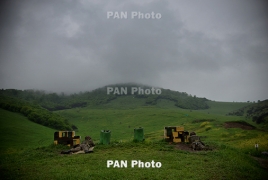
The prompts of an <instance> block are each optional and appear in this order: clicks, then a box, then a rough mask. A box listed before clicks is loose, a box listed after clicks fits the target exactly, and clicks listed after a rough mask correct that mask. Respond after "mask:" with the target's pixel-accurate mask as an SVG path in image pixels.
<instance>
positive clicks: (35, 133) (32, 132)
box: [0, 109, 55, 151]
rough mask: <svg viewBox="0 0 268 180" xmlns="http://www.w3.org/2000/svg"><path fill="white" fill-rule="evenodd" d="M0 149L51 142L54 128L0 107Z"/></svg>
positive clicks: (35, 145) (21, 147)
mask: <svg viewBox="0 0 268 180" xmlns="http://www.w3.org/2000/svg"><path fill="white" fill-rule="evenodd" d="M0 114H1V116H0V137H1V141H2V143H1V144H0V147H1V150H7V149H8V150H9V151H10V150H15V149H19V150H21V149H24V148H28V147H38V146H44V145H49V144H51V143H53V139H52V138H53V132H54V131H55V130H53V129H50V128H47V127H44V126H41V125H39V124H36V123H33V122H31V121H29V120H28V119H27V118H26V117H24V116H23V115H21V114H18V113H12V112H9V111H6V110H3V109H0Z"/></svg>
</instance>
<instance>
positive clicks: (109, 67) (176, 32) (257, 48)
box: [0, 0, 268, 101]
mask: <svg viewBox="0 0 268 180" xmlns="http://www.w3.org/2000/svg"><path fill="white" fill-rule="evenodd" d="M108 11H113V12H115V11H118V12H121V11H122V12H127V13H128V18H127V19H107V12H108ZM132 11H138V12H141V13H151V12H155V13H161V15H162V17H161V19H147V20H146V19H131V17H130V13H131V12H132ZM267 12H268V11H267V3H265V2H264V1H254V2H253V1H235V2H233V1H224V2H223V1H169V2H165V1H146V2H145V1H133V2H131V1H130V2H126V1H120V0H118V1H110V2H109V3H106V2H104V1H84V0H80V1H71V0H69V1H29V0H28V1H26V0H25V1H2V5H1V17H0V20H1V21H0V23H1V29H0V36H1V43H0V45H1V48H0V65H1V67H0V75H1V77H0V87H1V88H17V89H31V88H34V89H44V90H48V91H56V92H79V91H85V90H91V89H94V88H97V87H100V86H104V85H107V84H113V83H122V82H137V83H143V84H148V85H154V86H160V87H164V88H169V89H172V90H177V91H184V92H188V93H190V94H195V95H197V96H201V97H207V98H209V99H212V100H223V101H247V100H255V101H256V100H258V99H260V100H263V99H266V98H267V93H266V89H267V87H268V83H267V80H266V79H267V77H268V74H267V70H266V69H267V67H268V66H267V65H268V61H267V57H268V51H267V50H268V36H267V35H268V34H267V32H268V31H267V22H268V21H267Z"/></svg>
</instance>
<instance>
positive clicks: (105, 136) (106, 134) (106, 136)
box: [100, 130, 111, 144]
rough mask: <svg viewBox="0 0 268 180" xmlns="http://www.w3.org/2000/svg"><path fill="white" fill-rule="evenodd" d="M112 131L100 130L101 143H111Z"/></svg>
mask: <svg viewBox="0 0 268 180" xmlns="http://www.w3.org/2000/svg"><path fill="white" fill-rule="evenodd" d="M110 139H111V131H110V130H101V132H100V144H110Z"/></svg>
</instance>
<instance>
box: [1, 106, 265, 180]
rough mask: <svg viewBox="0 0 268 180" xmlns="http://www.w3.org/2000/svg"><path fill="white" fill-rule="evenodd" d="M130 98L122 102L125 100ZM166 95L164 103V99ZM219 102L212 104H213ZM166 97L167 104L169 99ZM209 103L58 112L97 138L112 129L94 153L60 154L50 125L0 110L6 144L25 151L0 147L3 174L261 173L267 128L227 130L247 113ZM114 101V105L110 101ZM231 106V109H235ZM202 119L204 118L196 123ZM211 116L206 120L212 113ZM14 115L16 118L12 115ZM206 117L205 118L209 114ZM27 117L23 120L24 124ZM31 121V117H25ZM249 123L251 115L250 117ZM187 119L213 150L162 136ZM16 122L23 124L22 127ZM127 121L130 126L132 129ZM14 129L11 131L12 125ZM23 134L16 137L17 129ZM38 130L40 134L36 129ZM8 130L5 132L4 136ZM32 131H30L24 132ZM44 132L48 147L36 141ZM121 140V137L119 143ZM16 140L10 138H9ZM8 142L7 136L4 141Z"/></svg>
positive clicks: (50, 176)
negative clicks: (183, 147)
mask: <svg viewBox="0 0 268 180" xmlns="http://www.w3.org/2000/svg"><path fill="white" fill-rule="evenodd" d="M122 103H125V102H122ZM164 103H166V102H163V106H164ZM213 103H214V104H213ZM168 104H169V103H168ZM211 105H212V108H211V109H210V110H209V114H208V112H207V111H189V110H182V109H179V108H157V107H150V106H147V107H140V108H135V109H134V108H133V107H132V106H131V107H128V106H125V108H124V109H115V108H110V109H89V108H77V109H71V110H63V111H58V113H59V114H61V115H63V116H65V117H67V118H68V119H69V120H70V121H71V122H72V123H74V124H75V125H77V127H78V128H79V131H78V132H77V133H76V134H77V135H81V136H82V138H83V137H85V135H88V134H89V135H91V136H92V137H93V139H94V141H95V142H98V140H99V133H100V130H101V129H110V130H112V139H111V140H112V144H111V145H109V146H103V145H98V146H97V147H96V148H95V152H94V153H93V154H86V155H71V156H69V155H64V156H62V155H59V152H60V151H61V150H62V149H64V148H66V147H62V146H56V147H54V146H48V144H49V143H52V140H53V132H54V131H53V130H51V129H48V128H45V127H42V126H39V125H37V124H34V123H32V122H30V121H28V120H27V119H26V118H24V117H22V116H20V115H18V114H14V113H10V112H7V111H3V110H1V111H0V112H1V116H2V117H4V118H2V117H1V130H2V131H3V132H4V133H2V137H5V139H6V140H5V141H4V142H5V143H4V144H3V145H2V147H3V146H5V147H12V146H13V145H14V144H16V145H17V146H18V147H22V146H23V142H24V141H25V139H29V141H28V142H27V143H26V145H27V147H31V148H30V149H26V150H23V149H22V150H20V149H19V150H13V151H12V153H10V152H2V153H1V154H0V158H1V164H0V170H1V174H3V175H4V178H6V179H36V178H37V177H38V178H39V179H66V178H67V179H75V178H79V179H89V178H91V179H178V177H179V178H180V179H264V178H265V177H267V176H268V173H267V171H265V170H264V169H262V168H260V167H259V165H258V163H257V162H256V161H254V160H253V159H252V158H250V157H249V156H248V152H251V153H254V148H253V145H254V143H255V141H258V142H259V144H260V150H267V149H268V144H267V143H266V142H267V140H266V139H267V138H268V136H267V132H262V131H258V130H251V131H245V130H242V129H225V128H223V123H224V122H225V121H233V120H244V118H243V117H235V116H225V115H224V114H226V113H227V111H229V109H232V108H237V104H236V105H234V107H232V108H229V107H230V106H229V105H232V104H231V103H230V104H228V103H227V104H222V107H221V106H220V105H221V103H216V102H212V104H211ZM111 107H115V106H111ZM232 110H233V109H232ZM197 119H201V120H204V119H205V121H204V122H198V123H193V120H197ZM211 119H212V120H213V121H209V120H211ZM11 120H12V121H11ZM206 120H207V121H206ZM21 122H23V123H21ZM28 123H30V124H28ZM250 123H251V122H250ZM169 125H183V126H184V127H185V129H186V130H189V131H196V132H197V133H198V135H200V136H202V140H203V141H204V142H205V143H206V144H208V145H210V146H212V147H215V149H214V151H211V152H199V153H190V152H185V151H179V150H174V149H173V148H172V147H171V146H170V145H167V144H166V143H162V142H160V140H161V139H162V136H163V127H164V126H169ZM15 126H19V127H21V126H24V127H23V128H22V130H21V128H19V127H17V128H15V129H14V127H15ZM129 126H130V128H129ZM139 126H142V127H144V131H145V138H146V141H145V142H144V143H132V142H130V140H132V138H133V128H135V127H139ZM9 129H10V130H13V131H10V130H9ZM18 131H19V132H20V131H22V132H24V134H25V136H23V137H21V138H17V139H16V138H15V139H13V138H12V139H11V137H16V135H17V134H19V132H18ZM32 134H35V136H32ZM7 135H8V136H7ZM27 137H28V138H27ZM41 139H43V140H44V139H46V141H43V143H44V144H42V145H43V147H40V143H38V142H39V141H40V140H41ZM117 140H123V143H118V142H116V141H117ZM9 141H10V142H12V143H10V142H9ZM6 142H8V143H6ZM109 159H111V160H128V161H129V162H130V161H131V160H133V159H137V160H139V159H140V160H142V161H151V160H155V161H160V162H161V163H162V167H161V168H160V169H151V168H150V169H146V168H143V169H142V168H130V167H129V168H126V169H117V168H116V169H114V168H109V169H108V168H107V167H106V161H107V160H109Z"/></svg>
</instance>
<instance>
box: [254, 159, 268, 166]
mask: <svg viewBox="0 0 268 180" xmlns="http://www.w3.org/2000/svg"><path fill="white" fill-rule="evenodd" d="M253 159H255V160H256V161H258V162H259V163H260V166H261V167H263V168H265V169H268V160H267V159H262V158H258V157H253Z"/></svg>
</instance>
